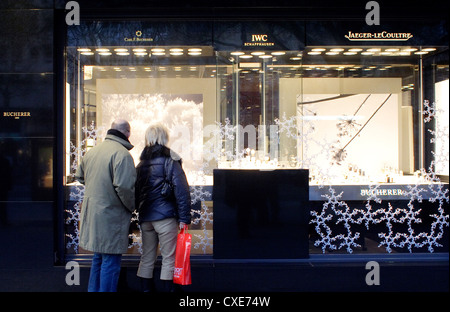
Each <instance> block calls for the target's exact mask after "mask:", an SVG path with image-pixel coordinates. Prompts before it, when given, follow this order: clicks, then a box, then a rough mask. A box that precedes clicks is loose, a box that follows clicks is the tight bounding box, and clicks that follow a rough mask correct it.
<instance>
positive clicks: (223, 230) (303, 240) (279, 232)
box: [213, 169, 309, 259]
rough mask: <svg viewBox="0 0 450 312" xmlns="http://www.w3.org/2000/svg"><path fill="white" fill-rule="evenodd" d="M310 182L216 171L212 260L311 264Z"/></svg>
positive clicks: (301, 174) (292, 175)
mask: <svg viewBox="0 0 450 312" xmlns="http://www.w3.org/2000/svg"><path fill="white" fill-rule="evenodd" d="M308 176H309V172H308V170H305V169H287V170H284V169H283V170H270V171H260V170H233V169H216V170H214V186H213V201H214V224H213V227H214V253H213V254H214V259H299V258H308V257H309V247H308V222H309V207H308V201H309V184H308Z"/></svg>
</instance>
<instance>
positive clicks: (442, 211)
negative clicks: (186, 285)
mask: <svg viewBox="0 0 450 312" xmlns="http://www.w3.org/2000/svg"><path fill="white" fill-rule="evenodd" d="M79 2H80V5H81V9H82V10H81V15H80V17H81V20H80V25H70V26H68V25H64V26H63V27H59V26H58V27H56V26H48V27H50V28H51V31H50V32H53V36H54V38H53V43H54V47H53V50H52V49H50V50H52V51H53V52H54V55H53V57H52V58H51V62H52V68H53V69H52V70H48V69H42V70H41V69H37V70H36V71H37V73H39V76H38V75H35V76H33V77H31V78H30V79H32V80H33V79H34V80H36V79H38V80H42V79H43V80H45V81H44V84H46V85H50V86H52V88H49V89H47V91H46V92H48V93H49V94H48V96H46V99H52V101H51V103H53V104H52V105H47V106H48V107H47V106H46V108H45V109H39V108H38V107H36V108H29V107H28V106H24V107H21V106H20V105H21V104H18V105H17V107H14V105H16V104H15V102H14V100H12V103H13V104H12V105H6V106H5V109H4V111H3V112H2V118H3V125H5V126H4V127H2V128H3V130H2V133H5V135H4V138H3V139H2V144H3V145H4V146H9V145H10V144H11V143H15V144H16V145H17V146H18V147H17V149H15V151H14V152H10V151H6V150H5V152H3V150H2V154H4V156H5V157H6V158H8V159H11V160H12V159H15V160H13V161H11V163H12V167H14V166H16V169H15V170H12V171H11V174H13V175H14V172H19V176H20V179H21V180H24V179H27V178H29V177H31V180H32V182H31V183H30V185H29V190H28V191H27V192H28V193H27V192H21V191H20V190H19V189H20V188H19V183H17V185H15V186H13V189H12V190H11V191H10V192H9V194H8V195H5V196H7V197H5V200H4V201H3V202H6V203H7V205H8V207H7V208H5V211H6V212H8V214H9V216H10V217H11V216H14V212H13V213H11V211H12V209H13V208H12V207H13V206H14V205H16V203H18V205H26V203H27V202H33V204H36V205H41V204H42V205H48V207H51V208H45V211H46V212H45V213H46V214H47V215H48V216H51V217H49V218H48V219H50V220H51V227H52V234H53V244H52V246H51V247H46V248H50V249H52V250H53V255H54V261H53V263H54V264H55V265H63V264H65V263H67V262H68V261H71V260H76V261H78V262H80V263H86V264H89V262H90V257H91V255H90V253H89V252H87V251H84V250H82V249H81V248H80V247H79V246H78V233H79V232H78V226H79V224H78V221H79V212H80V211H79V209H80V208H81V202H82V200H83V192H84V189H83V186H82V185H80V184H78V183H77V182H76V181H75V180H74V173H75V170H76V168H77V166H78V164H79V161H80V159H81V158H82V157H83V155H84V154H85V153H86V152H87V151H88V150H89V149H90V148H92V147H93V146H95V145H96V144H97V143H98V142H101V141H102V139H103V138H104V136H105V134H106V131H107V130H108V128H109V125H110V124H111V122H112V120H114V119H115V118H125V119H127V120H129V122H130V124H131V129H132V135H131V137H130V141H131V142H132V143H133V145H134V146H135V147H134V149H133V150H132V151H131V154H132V156H133V158H134V160H135V163H136V164H137V163H138V158H139V155H140V152H141V151H142V149H143V147H144V132H145V129H146V128H147V126H148V125H149V124H150V123H153V122H160V123H162V124H164V125H165V126H166V127H167V128H168V129H170V137H171V140H170V147H171V148H172V149H174V150H175V151H176V152H177V153H179V154H180V155H181V157H182V158H183V167H184V169H185V171H186V175H187V178H188V181H189V184H190V187H191V198H192V207H193V215H192V217H193V224H192V225H191V226H190V231H191V233H192V234H193V244H192V246H193V248H192V254H193V261H194V263H195V261H197V263H199V265H201V263H207V266H209V265H210V264H211V263H214V262H215V261H216V262H217V261H220V260H221V259H228V260H227V261H228V262H227V263H230V262H229V261H232V259H242V258H245V259H248V260H249V261H252V260H255V261H258V260H261V259H263V258H268V259H280V261H282V260H283V259H284V260H286V259H290V260H292V259H304V258H309V261H315V260H317V259H319V261H326V259H327V257H329V256H330V255H333V256H336V255H338V256H339V255H342V256H343V258H342V259H343V260H342V261H348V256H350V255H351V256H355V257H358V259H365V260H367V261H369V260H371V259H373V258H374V257H377V256H382V257H384V258H383V259H389V257H391V256H392V259H397V260H396V261H402V260H405V259H406V260H407V261H410V260H411V259H414V257H415V256H417V258H416V259H421V257H423V256H424V255H427V257H429V258H427V259H433V257H434V256H435V258H436V259H440V260H442V258H447V259H448V213H449V212H448V209H449V208H448V207H449V202H448V196H449V194H448V175H449V168H448V155H449V150H448V146H449V143H448V115H449V112H448V106H449V105H448V98H449V96H448V92H449V91H448V90H449V86H448V81H449V74H448V20H444V19H438V20H435V19H433V18H432V17H431V16H428V17H426V18H423V19H422V20H419V21H417V20H415V21H413V20H412V19H408V18H404V19H403V20H400V21H399V20H398V19H396V18H395V16H394V17H390V18H386V19H384V20H383V19H382V23H381V25H379V26H374V25H372V26H369V25H367V23H366V22H365V20H364V15H362V16H361V17H360V16H359V15H358V14H359V13H355V12H351V13H348V15H345V14H344V15H343V16H340V17H339V19H336V18H333V13H330V12H329V11H326V12H322V11H321V10H320V8H317V10H316V11H314V12H313V14H312V15H306V14H303V13H301V11H302V10H301V9H297V13H295V12H294V13H292V12H291V13H290V14H288V15H287V16H288V18H285V17H283V15H282V14H281V11H283V12H284V13H286V11H287V10H288V9H282V10H281V9H280V12H278V13H277V10H276V9H275V10H272V13H270V12H268V11H264V12H263V14H262V16H261V17H258V16H256V15H252V16H244V15H245V13H248V12H250V11H251V10H250V9H249V8H244V7H243V8H234V9H229V10H227V9H224V8H222V9H220V8H211V10H206V12H207V13H205V12H203V11H202V13H201V14H200V13H198V12H196V13H194V14H192V15H189V14H188V13H181V12H182V11H183V10H181V9H179V10H177V11H175V12H171V13H167V12H165V13H164V17H161V16H159V15H158V13H157V12H153V11H152V10H151V8H148V7H147V8H146V9H145V14H144V13H142V12H141V11H140V10H139V8H138V5H133V6H132V8H129V9H127V10H125V9H124V10H123V11H121V8H124V5H121V4H120V3H116V2H115V1H114V2H113V3H112V4H110V5H108V4H104V7H103V8H102V7H101V6H100V7H97V6H96V5H89V4H85V3H84V2H83V1H79ZM255 9H256V8H255ZM221 10H222V11H221ZM230 10H231V11H230ZM259 10H260V12H262V11H261V10H262V9H259ZM43 11H45V12H44V13H45V14H46V13H49V14H50V11H51V12H52V13H51V14H50V15H51V16H52V18H53V19H54V20H53V23H54V25H59V24H61V23H64V18H65V16H66V14H67V13H68V10H64V5H63V4H62V3H60V4H59V3H58V4H55V6H54V7H53V9H47V10H43ZM343 11H345V10H343ZM343 11H340V12H341V13H342V12H343ZM191 12H192V11H191ZM364 12H365V11H364V10H361V13H364ZM147 13H148V14H147ZM238 13H239V14H238ZM45 14H44V15H45ZM253 14H257V13H253ZM394 15H395V14H394ZM236 16H240V17H236ZM42 20H44V16H43V17H42ZM52 27H53V28H52ZM12 33H13V32H11V35H10V37H11V38H13V37H14V36H13V34H12ZM14 38H15V37H14ZM11 55H12V54H11ZM10 58H11V59H13V56H10ZM11 63H12V62H11ZM44 63H45V62H44ZM44 67H45V66H44ZM4 70H11V71H13V69H4ZM46 71H52V72H51V73H50V74H48V73H47V74H45V73H46ZM5 79H6V78H5ZM15 79H19V80H20V79H21V78H20V77H18V78H15ZM39 83H40V82H39ZM25 86H26V83H22V82H21V86H20V88H18V89H19V93H20V92H22V91H20V90H24V88H25ZM52 89H53V90H52ZM35 91H37V90H35ZM4 98H6V97H4ZM21 100H22V102H26V101H29V102H32V101H33V96H32V95H29V96H26V97H25V98H24V96H23V95H21ZM18 114H19V115H18ZM27 114H28V115H27ZM31 116H33V117H34V118H30V117H31ZM33 119H34V120H37V121H38V122H39V123H40V124H45V125H46V126H47V130H43V131H41V130H40V129H41V128H40V127H41V126H39V127H36V126H34V127H30V126H27V122H28V121H29V120H31V121H32V122H34V121H33ZM40 132H42V133H40ZM46 132H49V133H46ZM20 137H27V138H28V137H29V138H31V139H30V143H26V142H25V143H23V142H22V141H21V139H20ZM24 151H25V152H24ZM19 154H20V155H19ZM18 156H20V157H22V159H25V160H26V159H28V160H29V159H34V160H33V161H34V162H33V164H34V165H32V168H31V173H24V172H22V171H20V169H17V168H18V164H19V163H18V161H17V159H18V158H17V157H18ZM17 170H19V171H17ZM230 172H232V173H233V174H237V178H234V180H232V181H234V182H232V183H234V188H233V194H238V195H236V197H237V198H242V197H246V195H248V196H249V198H250V200H248V201H245V200H244V201H242V202H240V203H243V204H244V206H245V205H247V206H248V205H251V206H252V207H251V208H250V209H249V210H248V211H246V213H245V214H244V217H245V220H246V223H245V224H244V227H249V228H250V230H249V231H244V232H242V231H241V230H239V229H240V227H241V226H242V222H241V221H242V217H243V215H242V214H240V213H239V212H235V211H234V210H233V209H235V208H234V206H232V204H229V203H227V201H226V197H229V196H225V198H224V197H220V196H215V194H214V192H216V194H218V193H219V192H222V191H223V190H222V189H218V187H220V186H218V185H217V184H218V183H215V182H216V181H215V179H214V177H216V176H222V174H227V173H230ZM255 172H257V173H260V174H263V175H266V176H267V175H270V174H272V173H274V172H276V173H278V172H282V174H281V175H283V174H284V173H289V172H296V173H299V172H302V174H303V173H305V172H306V175H307V179H306V180H305V179H298V180H296V179H294V178H292V181H294V182H293V183H291V184H289V182H286V181H289V177H288V178H286V177H283V178H279V179H282V180H280V181H282V183H281V182H280V183H273V184H270V183H268V186H267V188H266V189H265V190H264V194H260V193H258V194H260V197H261V198H257V197H258V195H256V194H255V193H254V191H255V189H254V188H250V187H249V184H252V183H254V182H252V181H253V180H249V179H248V176H249V174H250V173H252V174H253V173H255ZM258 179H259V178H258ZM18 180H19V179H18ZM230 181H231V180H230ZM236 181H237V182H236ZM239 181H240V182H239ZM246 181H247V182H246ZM261 181H263V178H261V180H258V182H261ZM239 183H242V185H236V184H239ZM297 183H298V184H297ZM255 184H257V183H255ZM260 184H264V183H262V182H261V183H260ZM228 187H230V186H228ZM305 189H306V190H307V192H306V193H303V191H302V190H305ZM259 192H261V190H259ZM25 193H26V194H25ZM300 193H301V194H302V195H301V199H299V197H296V195H298V194H300ZM220 194H229V193H220ZM250 194H253V195H250ZM274 194H275V195H274ZM294 195H295V196H294ZM257 199H258V200H257ZM219 201H221V202H220V203H219ZM296 201H297V202H296ZM286 202H288V205H287V206H289V207H290V208H289V209H291V210H289V209H288V210H286V211H287V212H286V211H284V210H283V209H284V208H280V207H281V206H282V205H286ZM299 203H301V204H299ZM280 205H281V206H280ZM292 205H294V207H295V208H292ZM217 207H223V208H221V209H229V210H227V214H226V215H224V214H223V213H222V212H223V210H221V211H217V209H219V208H217ZM283 207H284V206H283ZM215 209H216V210H215ZM236 209H238V208H236ZM292 209H294V210H295V209H298V210H299V211H301V213H302V215H301V216H300V215H299V216H298V218H290V217H291V212H292V211H293V210H292ZM228 213H230V215H232V217H231V220H230V218H228ZM303 213H306V218H305V217H304V216H305V214H303ZM5 219H6V217H5ZM299 220H300V221H299ZM222 222H224V223H222ZM227 222H228V223H227ZM299 222H302V224H300V223H299ZM260 229H265V230H266V231H267V233H269V234H267V233H266V235H264V234H262V235H261V232H260ZM296 232H302V235H300V236H298V237H297V236H294V234H293V233H296ZM224 234H225V235H228V234H230V235H232V237H234V238H233V239H235V240H237V241H239V242H240V243H242V244H241V245H239V246H240V248H241V250H244V249H246V247H248V248H249V250H251V248H250V247H251V246H252V240H251V239H249V237H251V238H254V239H255V241H257V240H260V239H261V240H271V243H272V244H273V245H272V246H275V247H279V248H272V249H273V250H274V253H273V254H270V255H267V254H266V255H264V256H262V257H259V256H257V255H256V256H252V253H251V252H249V251H248V250H247V252H246V253H243V254H239V248H235V249H233V248H231V246H227V245H226V244H225V240H224V239H223V237H224ZM291 234H292V235H291ZM11 235H13V234H11ZM283 238H284V239H285V240H284V242H283V243H278V242H281V241H283ZM275 240H276V242H275ZM255 241H253V243H254V242H255ZM129 242H130V244H129V251H128V253H127V254H126V255H125V257H124V259H125V261H126V263H127V264H128V265H131V266H133V265H136V264H137V263H138V260H139V256H140V247H141V242H140V232H139V225H138V223H137V215H134V218H133V220H132V224H131V227H130V236H129ZM297 242H298V245H301V246H302V247H301V248H300V247H299V248H300V249H301V250H298V253H296V252H295V251H293V254H294V255H296V256H290V254H289V252H287V253H286V252H284V250H289V249H290V248H292V246H296V248H297V247H298V245H297ZM221 244H223V245H221ZM246 244H247V245H246ZM228 249H229V250H230V252H229V253H227V250H228ZM294 249H295V248H294ZM215 250H216V251H217V253H215ZM321 257H322V258H321ZM230 259H231V260H230ZM333 259H334V260H333V261H336V260H335V259H336V258H333ZM398 259H400V260H398ZM440 260H439V261H440ZM337 261H340V260H339V259H338V260H337ZM418 261H420V260H418ZM269 262H270V261H269ZM258 263H259V262H258Z"/></svg>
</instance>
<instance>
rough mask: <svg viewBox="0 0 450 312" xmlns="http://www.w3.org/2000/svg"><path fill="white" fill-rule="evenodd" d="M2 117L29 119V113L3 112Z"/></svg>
mask: <svg viewBox="0 0 450 312" xmlns="http://www.w3.org/2000/svg"><path fill="white" fill-rule="evenodd" d="M3 117H8V118H14V119H20V117H31V112H3Z"/></svg>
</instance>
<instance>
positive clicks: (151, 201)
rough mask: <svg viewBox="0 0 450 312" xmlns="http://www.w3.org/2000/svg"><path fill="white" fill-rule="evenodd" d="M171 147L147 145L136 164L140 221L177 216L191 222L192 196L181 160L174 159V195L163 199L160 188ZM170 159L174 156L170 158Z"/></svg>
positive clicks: (172, 178)
mask: <svg viewBox="0 0 450 312" xmlns="http://www.w3.org/2000/svg"><path fill="white" fill-rule="evenodd" d="M170 153H171V152H170V149H169V148H167V147H165V146H162V145H159V144H156V145H153V146H150V147H149V146H146V147H145V148H144V150H143V151H142V154H141V157H140V162H139V164H138V166H137V167H136V171H137V177H136V209H137V211H138V212H139V222H144V221H157V220H162V219H166V218H176V219H177V220H178V222H184V223H186V224H190V223H191V195H190V191H189V185H188V183H187V180H186V175H185V174H184V171H183V168H182V167H181V160H173V171H172V177H171V181H172V185H173V193H174V196H171V197H169V198H164V197H163V196H162V195H161V188H162V184H163V181H164V163H165V160H166V159H167V158H168V157H171V155H170ZM172 159H173V157H172Z"/></svg>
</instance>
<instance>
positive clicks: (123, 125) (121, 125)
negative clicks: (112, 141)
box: [111, 119, 130, 134]
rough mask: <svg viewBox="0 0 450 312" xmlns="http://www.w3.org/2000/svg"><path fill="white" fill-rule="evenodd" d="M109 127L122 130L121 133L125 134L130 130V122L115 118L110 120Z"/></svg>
mask: <svg viewBox="0 0 450 312" xmlns="http://www.w3.org/2000/svg"><path fill="white" fill-rule="evenodd" d="M111 129H115V130H118V131H120V132H122V133H123V134H126V133H127V132H129V131H130V124H129V123H128V121H126V120H124V119H116V120H114V121H113V122H112V124H111Z"/></svg>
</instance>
